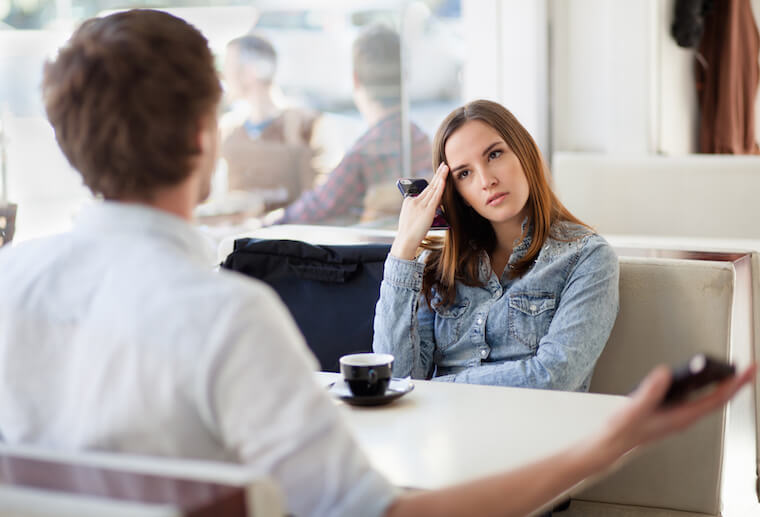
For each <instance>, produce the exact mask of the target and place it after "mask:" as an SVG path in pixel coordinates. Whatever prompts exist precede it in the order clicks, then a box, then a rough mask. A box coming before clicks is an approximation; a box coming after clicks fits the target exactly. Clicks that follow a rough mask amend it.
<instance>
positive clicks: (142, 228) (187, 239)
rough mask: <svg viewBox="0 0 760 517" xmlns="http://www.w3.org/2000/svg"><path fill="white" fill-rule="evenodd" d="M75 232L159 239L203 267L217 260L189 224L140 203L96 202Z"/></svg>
mask: <svg viewBox="0 0 760 517" xmlns="http://www.w3.org/2000/svg"><path fill="white" fill-rule="evenodd" d="M74 231H75V232H78V233H84V234H96V235H114V234H124V235H125V236H128V235H139V236H140V237H142V238H145V237H149V238H154V239H160V240H162V241H164V242H167V243H172V245H174V246H176V247H177V248H178V249H180V250H181V251H182V252H183V253H185V254H186V255H187V256H188V257H189V258H191V259H193V260H196V261H198V262H199V263H202V264H204V265H211V264H213V263H214V260H215V255H214V251H213V250H212V249H211V243H210V241H209V240H207V239H206V238H205V237H204V236H203V234H202V233H200V232H199V231H198V230H196V229H195V228H194V227H193V226H192V225H191V224H190V223H188V222H187V221H185V220H184V219H182V218H181V217H179V216H176V215H174V214H171V213H169V212H167V211H165V210H160V209H157V208H153V207H151V206H148V205H145V204H141V203H124V202H119V201H96V202H94V203H92V204H90V205H88V206H85V207H84V208H83V209H82V211H81V212H80V213H79V214H78V216H77V218H76V221H75V225H74ZM127 238H128V237H127ZM127 242H128V241H127Z"/></svg>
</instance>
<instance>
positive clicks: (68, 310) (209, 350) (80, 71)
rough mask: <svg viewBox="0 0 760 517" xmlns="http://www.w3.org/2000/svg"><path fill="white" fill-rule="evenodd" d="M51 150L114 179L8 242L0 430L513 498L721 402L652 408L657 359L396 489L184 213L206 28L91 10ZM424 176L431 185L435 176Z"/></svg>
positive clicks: (450, 500)
mask: <svg viewBox="0 0 760 517" xmlns="http://www.w3.org/2000/svg"><path fill="white" fill-rule="evenodd" d="M43 94H44V99H45V106H46V109H47V113H48V117H49V119H50V122H51V123H52V125H53V127H54V129H55V132H56V138H57V139H58V142H59V144H60V146H61V149H62V150H63V152H64V153H65V154H66V156H67V158H68V159H69V161H70V162H71V164H72V165H73V166H74V167H75V168H76V169H77V170H78V171H79V172H80V173H81V175H82V178H83V179H84V181H85V183H86V184H87V185H88V186H89V187H90V189H92V191H93V192H94V193H96V194H97V195H100V196H102V197H103V198H105V201H103V202H101V203H98V204H96V205H95V206H92V207H90V208H89V209H88V211H87V212H86V213H84V214H82V215H81V217H80V218H79V220H78V221H77V224H76V227H75V228H74V230H73V231H71V232H70V233H68V234H64V235H60V236H56V237H52V238H48V239H44V240H40V241H37V242H29V243H25V244H23V245H21V246H18V247H15V248H11V249H8V248H7V247H6V248H5V249H3V250H2V251H0V271H2V274H0V293H2V303H1V304H0V436H2V437H3V439H4V440H6V441H8V442H10V443H22V442H23V443H35V444H39V445H45V446H48V447H55V448H66V449H100V450H110V451H122V452H133V453H141V454H152V455H166V456H179V457H192V458H203V459H209V460H221V461H230V462H241V463H247V464H250V465H251V466H253V467H255V468H256V469H257V470H259V471H261V472H263V473H267V474H269V475H271V476H272V477H274V478H275V479H276V480H277V481H278V482H279V484H280V486H281V487H282V489H283V492H284V494H285V497H286V502H287V505H288V507H289V510H290V511H291V512H292V513H294V514H295V515H298V516H309V515H331V516H356V515H362V516H370V517H372V516H380V515H387V516H397V515H399V516H404V515H410V516H412V515H414V516H426V515H497V514H498V515H524V514H526V513H528V512H529V511H530V510H532V509H534V508H537V507H538V506H539V505H541V504H543V503H545V502H547V501H549V500H550V499H551V498H552V497H554V496H556V495H557V494H559V493H560V492H561V491H563V490H565V489H567V488H569V487H571V486H573V485H574V484H575V483H576V482H578V481H579V480H581V479H583V478H584V477H586V476H588V475H590V474H592V473H594V472H597V471H599V470H601V469H603V468H606V467H608V466H609V465H611V464H612V463H613V462H614V461H616V460H617V459H618V458H619V457H620V455H621V454H623V453H624V452H625V451H627V450H630V449H631V448H633V447H635V446H637V445H639V444H641V443H645V442H648V441H651V440H652V439H654V438H656V437H659V436H662V435H664V434H667V433H669V432H672V431H673V430H675V429H678V428H683V427H684V426H685V425H686V424H688V423H689V422H691V421H693V420H695V419H696V418H697V417H698V416H701V415H702V414H704V413H706V412H707V411H709V410H710V409H712V408H715V407H718V406H719V405H720V404H722V403H723V402H725V401H726V400H727V399H728V398H729V397H730V396H731V395H732V394H733V393H735V391H736V390H737V389H738V388H739V387H740V386H741V385H742V384H745V383H746V382H748V381H749V379H750V378H751V374H752V371H751V370H748V371H747V372H745V373H744V374H743V375H742V376H741V377H739V378H737V379H735V380H732V381H728V382H727V383H725V384H724V385H723V386H722V387H721V388H720V389H719V390H718V391H717V392H715V393H713V394H712V395H710V396H707V397H703V398H702V399H700V400H698V401H695V402H694V403H692V404H687V405H684V406H681V407H679V408H676V409H674V410H670V411H665V412H663V411H658V410H656V406H657V404H658V402H659V401H660V400H661V399H662V396H663V394H664V393H665V390H666V389H667V386H668V383H669V373H668V371H667V370H666V369H664V370H659V371H656V372H655V373H654V374H653V375H652V376H650V378H648V379H647V380H646V381H645V382H644V383H643V385H642V388H641V389H640V390H639V391H638V393H637V395H636V396H635V397H634V399H633V400H632V401H631V403H630V404H629V405H628V407H626V408H625V409H624V411H622V412H621V413H620V414H619V415H618V416H617V418H616V419H615V420H613V421H612V422H610V425H609V426H608V427H607V428H606V429H604V430H603V431H602V432H600V433H599V435H598V436H597V437H595V438H594V439H591V440H589V441H588V442H587V443H583V444H580V445H579V446H578V447H576V448H575V449H573V450H569V451H565V452H563V453H560V454H557V455H555V456H553V457H552V458H548V459H547V460H544V461H543V462H539V463H536V464H534V465H529V466H527V467H525V468H523V469H520V470H518V471H515V472H512V473H507V474H501V475H497V476H492V477H490V478H486V479H483V480H479V481H475V482H473V483H470V484H467V485H462V486H457V487H452V488H450V489H447V490H443V491H436V492H424V493H412V494H404V495H400V494H399V493H398V492H397V490H396V489H395V488H394V487H392V486H390V485H389V483H388V482H387V481H386V480H385V479H384V478H383V477H382V476H381V475H380V474H378V473H377V472H375V471H374V470H372V469H371V468H370V466H369V465H368V462H367V459H366V458H365V456H364V455H363V453H362V452H361V451H360V450H359V449H358V448H357V446H356V443H355V441H354V439H353V438H352V437H351V435H350V433H349V432H348V430H347V428H346V425H345V424H344V423H343V422H342V421H341V419H340V417H339V413H338V411H337V409H336V407H335V405H334V403H333V402H332V400H330V399H329V398H328V395H327V394H326V392H325V390H324V389H323V388H322V387H320V386H319V385H318V384H317V383H316V381H315V380H314V378H313V374H312V370H313V369H314V366H315V361H314V358H313V356H311V354H310V353H309V352H308V350H307V348H306V347H305V344H304V342H303V338H302V337H301V336H300V334H299V333H298V331H297V330H296V327H295V324H294V323H293V321H292V319H291V318H290V317H289V315H288V313H287V311H286V309H285V308H284V307H283V305H282V304H281V302H279V301H278V299H277V297H276V296H275V295H274V294H273V293H272V291H271V290H269V289H268V288H267V287H265V286H263V285H262V284H260V283H258V282H254V281H251V280H248V279H246V278H243V277H241V276H237V275H235V274H234V273H230V272H225V271H222V272H220V273H214V272H212V271H211V270H210V269H209V267H208V264H209V260H208V258H207V257H206V255H205V254H204V251H203V248H202V245H201V242H202V238H201V237H199V235H198V234H197V233H195V231H194V229H193V228H192V226H191V225H190V221H191V218H192V211H193V208H194V207H195V205H196V204H198V203H199V202H200V201H201V200H203V199H204V198H205V197H206V195H207V194H208V190H209V183H210V176H211V171H212V170H213V169H214V162H215V158H216V152H217V146H218V137H217V128H216V115H215V113H216V107H217V103H218V100H219V96H220V89H219V84H218V80H217V78H216V74H215V72H214V66H213V58H212V55H211V52H210V51H209V49H208V47H207V44H206V41H205V39H204V38H203V36H201V35H200V33H198V32H197V31H196V30H195V29H194V28H192V27H191V26H190V25H188V24H187V23H185V22H184V21H182V20H179V19H177V18H174V17H172V16H170V15H168V14H166V13H162V12H157V11H149V10H135V11H127V12H122V13H117V14H113V15H111V16H107V17H105V18H100V19H94V20H90V21H88V22H86V23H84V24H83V25H82V26H81V27H80V28H79V29H78V30H77V31H76V32H75V33H74V35H73V36H72V37H71V40H70V41H69V42H68V44H67V45H66V46H65V47H64V48H62V49H61V51H60V53H59V54H58V57H57V58H56V60H55V62H53V63H50V64H48V65H47V66H46V69H45V77H44V81H43ZM431 185H432V187H433V190H434V189H439V188H440V187H441V185H440V182H436V181H435V180H434V181H433V183H432V184H431Z"/></svg>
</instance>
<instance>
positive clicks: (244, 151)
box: [222, 34, 318, 210]
mask: <svg viewBox="0 0 760 517" xmlns="http://www.w3.org/2000/svg"><path fill="white" fill-rule="evenodd" d="M276 67H277V54H276V53H275V50H274V47H272V45H271V43H269V41H267V40H266V39H265V38H263V37H261V36H258V35H255V34H247V35H245V36H241V37H239V38H235V39H234V40H232V41H230V42H229V43H228V44H227V51H226V53H225V57H224V79H225V84H226V88H227V92H226V93H227V94H228V96H229V98H230V100H231V101H232V103H233V108H235V107H237V106H240V105H242V109H240V110H237V109H233V110H232V111H231V112H230V113H229V114H228V116H227V117H225V118H224V119H223V121H222V132H223V140H222V157H223V158H224V159H225V161H226V162H227V186H228V189H229V190H231V191H237V190H243V191H255V192H257V193H259V194H260V195H261V197H262V198H263V199H264V201H265V204H266V209H268V210H271V209H274V208H278V207H281V206H284V205H286V204H287V203H290V202H292V201H294V200H295V199H296V198H297V197H298V196H299V195H300V194H301V192H303V191H305V190H309V189H311V188H312V186H313V183H314V167H313V165H312V161H313V158H314V156H315V155H316V154H317V150H316V148H315V147H314V145H313V144H312V134H313V132H314V126H315V122H316V120H317V118H318V116H317V113H316V112H314V111H311V110H306V109H300V108H288V109H282V108H281V107H280V106H278V104H277V103H276V102H275V99H274V98H273V95H272V81H273V79H274V75H275V71H276ZM241 114H242V117H241ZM241 118H242V120H241Z"/></svg>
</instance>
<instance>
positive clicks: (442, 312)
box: [433, 299, 470, 348]
mask: <svg viewBox="0 0 760 517" xmlns="http://www.w3.org/2000/svg"><path fill="white" fill-rule="evenodd" d="M469 306H470V300H468V299H462V300H456V301H455V302H454V303H452V304H451V305H447V306H439V305H438V304H435V303H434V304H433V310H434V311H435V315H436V318H435V340H436V343H437V344H438V347H439V348H446V347H448V346H450V345H452V344H454V343H456V342H457V341H459V338H460V337H461V335H462V328H463V327H464V320H465V318H464V314H465V313H466V312H467V308H468V307H469Z"/></svg>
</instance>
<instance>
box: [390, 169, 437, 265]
mask: <svg viewBox="0 0 760 517" xmlns="http://www.w3.org/2000/svg"><path fill="white" fill-rule="evenodd" d="M448 173H449V167H448V166H447V165H446V164H445V163H443V162H441V164H440V165H439V166H438V170H436V171H435V174H434V175H433V179H432V180H431V181H430V184H429V185H428V186H427V187H425V190H423V191H422V192H421V193H420V194H419V195H418V196H407V197H406V198H405V199H404V203H403V204H402V205H401V214H400V215H399V219H398V232H397V233H396V238H395V239H394V241H393V245H392V246H391V255H393V256H394V257H397V258H400V259H404V260H414V257H415V255H416V254H417V248H419V246H420V244H421V243H422V239H424V238H425V236H426V235H427V232H428V230H430V225H431V224H433V218H434V217H435V211H436V209H437V208H438V207H439V206H440V204H441V196H443V189H444V187H445V186H446V175H447V174H448Z"/></svg>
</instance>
